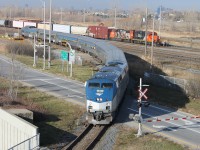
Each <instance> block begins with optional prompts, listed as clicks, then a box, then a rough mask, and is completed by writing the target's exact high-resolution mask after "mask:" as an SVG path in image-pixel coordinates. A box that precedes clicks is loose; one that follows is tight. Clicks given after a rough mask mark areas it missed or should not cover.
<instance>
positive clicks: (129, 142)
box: [114, 127, 187, 150]
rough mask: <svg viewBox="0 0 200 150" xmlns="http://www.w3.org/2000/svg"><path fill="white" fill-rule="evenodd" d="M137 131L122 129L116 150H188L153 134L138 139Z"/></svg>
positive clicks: (118, 136)
mask: <svg viewBox="0 0 200 150" xmlns="http://www.w3.org/2000/svg"><path fill="white" fill-rule="evenodd" d="M135 134H137V131H135V130H134V129H130V128H127V127H121V129H120V132H119V133H118V135H117V140H116V145H115V147H114V150H122V149H123V150H186V149H187V148H185V147H182V146H181V145H178V144H176V143H174V142H172V141H169V140H166V139H165V138H163V137H160V136H155V135H152V134H147V135H144V136H143V137H140V138H137V137H136V136H135Z"/></svg>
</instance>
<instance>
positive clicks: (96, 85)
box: [88, 83, 100, 88]
mask: <svg viewBox="0 0 200 150" xmlns="http://www.w3.org/2000/svg"><path fill="white" fill-rule="evenodd" d="M88 87H89V88H100V83H89V85H88Z"/></svg>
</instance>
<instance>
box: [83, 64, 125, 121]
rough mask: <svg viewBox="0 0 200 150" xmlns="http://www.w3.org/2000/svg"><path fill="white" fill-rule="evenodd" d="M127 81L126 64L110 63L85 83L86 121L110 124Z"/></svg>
mask: <svg viewBox="0 0 200 150" xmlns="http://www.w3.org/2000/svg"><path fill="white" fill-rule="evenodd" d="M128 81H129V75H128V66H127V62H120V61H112V62H108V63H107V65H106V66H104V67H103V68H101V69H100V71H99V72H97V73H96V74H95V75H94V76H93V77H92V78H91V79H89V80H88V81H87V82H86V99H87V101H86V106H87V116H86V120H87V121H88V123H90V124H110V123H111V122H112V121H113V119H114V117H115V115H116V112H117V110H118V106H119V104H120V102H121V101H122V99H123V95H124V93H125V91H126V88H127V85H128Z"/></svg>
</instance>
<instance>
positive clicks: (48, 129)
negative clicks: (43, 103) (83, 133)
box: [34, 112, 77, 149]
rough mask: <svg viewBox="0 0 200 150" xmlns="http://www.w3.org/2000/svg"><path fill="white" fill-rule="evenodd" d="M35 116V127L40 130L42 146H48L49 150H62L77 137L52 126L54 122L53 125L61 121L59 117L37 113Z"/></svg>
mask: <svg viewBox="0 0 200 150" xmlns="http://www.w3.org/2000/svg"><path fill="white" fill-rule="evenodd" d="M34 114H35V112H34ZM35 115H36V118H35V121H34V125H36V126H37V127H38V128H39V133H40V145H41V146H48V147H49V148H53V149H61V148H62V147H63V146H65V145H66V144H68V143H70V142H71V141H72V140H74V139H75V138H76V137H77V136H76V135H74V134H72V133H70V132H67V131H65V130H62V129H59V128H56V127H55V126H53V125H51V124H52V123H53V122H54V123H53V124H55V122H58V121H60V119H59V118H58V117H56V116H54V115H49V114H40V113H36V114H35ZM58 124H59V123H58Z"/></svg>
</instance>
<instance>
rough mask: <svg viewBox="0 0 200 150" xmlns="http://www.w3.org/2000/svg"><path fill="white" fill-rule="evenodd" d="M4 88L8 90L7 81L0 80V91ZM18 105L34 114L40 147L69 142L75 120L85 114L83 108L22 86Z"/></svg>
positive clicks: (74, 126)
mask: <svg viewBox="0 0 200 150" xmlns="http://www.w3.org/2000/svg"><path fill="white" fill-rule="evenodd" d="M5 88H8V81H6V80H5V79H3V78H0V90H1V89H5ZM18 105H20V106H23V107H25V108H27V109H29V110H31V111H33V112H34V124H35V125H36V126H38V127H39V133H40V142H41V146H49V145H55V144H58V143H61V142H67V141H68V142H69V141H71V140H72V139H70V138H72V137H74V135H73V134H71V133H72V131H73V130H74V129H75V128H76V127H77V125H76V120H77V119H79V118H80V116H82V114H83V113H84V112H85V108H84V107H81V106H77V105H74V104H72V103H69V102H66V101H64V100H62V99H58V98H56V97H54V96H49V95H47V94H45V93H43V92H39V91H37V90H36V89H34V88H30V87H23V86H20V88H19V92H18ZM15 107H16V106H15Z"/></svg>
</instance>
